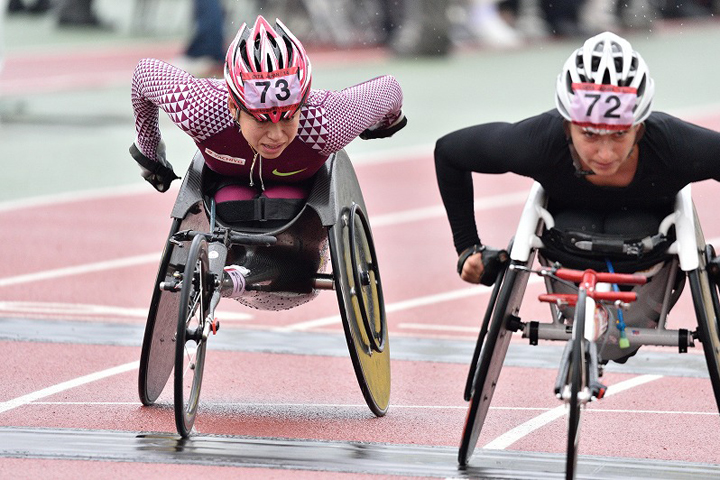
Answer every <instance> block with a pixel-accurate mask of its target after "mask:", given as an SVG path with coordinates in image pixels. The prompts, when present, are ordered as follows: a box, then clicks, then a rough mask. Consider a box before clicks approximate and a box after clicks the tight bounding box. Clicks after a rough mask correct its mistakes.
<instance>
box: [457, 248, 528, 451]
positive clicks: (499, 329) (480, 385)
mask: <svg viewBox="0 0 720 480" xmlns="http://www.w3.org/2000/svg"><path fill="white" fill-rule="evenodd" d="M528 264H532V258H531V259H530V262H528ZM528 276H529V272H526V271H519V270H516V269H510V270H508V271H507V273H506V274H505V277H504V278H503V283H502V286H501V287H500V292H499V294H498V301H497V303H496V305H495V308H494V310H493V313H492V320H491V323H490V328H489V330H488V334H487V337H486V339H485V342H484V343H483V345H482V350H481V352H480V362H479V363H478V366H477V369H476V370H475V379H474V382H473V384H474V386H473V389H472V397H471V398H470V407H469V408H468V412H467V416H466V417H465V426H464V428H463V433H462V439H461V442H460V450H459V452H458V462H459V463H460V465H467V463H468V460H469V459H470V457H471V456H472V454H473V452H474V451H475V446H476V445H477V441H478V438H479V436H480V431H481V430H482V426H483V423H484V422H485V417H487V412H488V409H489V408H490V401H491V400H492V396H493V394H494V392H495V387H496V386H497V382H498V378H499V377H500V370H501V368H502V365H503V362H504V361H505V355H506V354H507V350H508V347H509V346H510V339H511V338H512V333H513V328H514V326H513V325H512V322H513V321H514V320H518V313H519V311H520V305H521V303H522V299H523V295H524V294H525V287H526V286H527V282H528Z"/></svg>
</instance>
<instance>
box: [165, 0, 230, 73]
mask: <svg viewBox="0 0 720 480" xmlns="http://www.w3.org/2000/svg"><path fill="white" fill-rule="evenodd" d="M193 23H194V25H193V29H194V30H193V36H192V38H191V40H190V42H189V43H188V45H187V47H186V48H185V55H184V56H183V57H181V58H180V59H178V60H177V62H175V63H176V66H177V67H180V68H182V69H183V70H185V71H187V72H189V73H190V74H192V75H194V76H196V77H222V75H223V64H224V62H225V52H226V47H225V35H224V25H225V12H224V11H223V7H222V4H221V1H220V0H193Z"/></svg>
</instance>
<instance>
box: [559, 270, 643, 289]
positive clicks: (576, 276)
mask: <svg viewBox="0 0 720 480" xmlns="http://www.w3.org/2000/svg"><path fill="white" fill-rule="evenodd" d="M552 275H554V276H556V277H558V278H560V279H563V280H568V281H570V282H575V283H580V282H583V283H588V282H590V284H591V285H592V286H594V285H595V284H596V283H616V284H618V285H645V284H646V283H647V277H644V276H642V275H634V274H631V273H609V272H596V271H595V270H590V269H588V270H571V269H569V268H559V269H557V270H554V271H552Z"/></svg>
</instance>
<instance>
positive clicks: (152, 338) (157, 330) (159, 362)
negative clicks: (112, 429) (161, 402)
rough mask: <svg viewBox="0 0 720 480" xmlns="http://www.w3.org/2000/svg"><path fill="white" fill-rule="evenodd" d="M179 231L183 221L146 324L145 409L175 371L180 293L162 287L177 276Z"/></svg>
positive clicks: (168, 249) (141, 385)
mask: <svg viewBox="0 0 720 480" xmlns="http://www.w3.org/2000/svg"><path fill="white" fill-rule="evenodd" d="M179 228H180V220H179V219H174V220H173V222H172V226H171V227H170V234H169V235H168V241H167V242H165V248H164V250H163V254H162V257H161V260H160V268H159V269H158V273H157V278H156V280H155V288H154V290H153V295H152V300H151V302H150V310H149V311H148V318H147V322H146V324H145V335H144V338H143V344H142V350H141V353H140V370H139V375H138V393H139V395H140V401H141V402H142V404H143V405H145V406H148V405H152V404H153V403H155V400H157V398H158V397H159V396H160V393H162V391H163V388H165V384H166V383H167V381H168V378H170V373H171V372H172V368H173V358H174V357H173V355H174V347H175V344H174V342H173V337H174V335H175V330H176V327H177V321H176V320H177V317H176V315H177V311H178V306H179V298H178V293H177V292H173V291H166V290H163V289H162V288H161V287H160V284H161V283H162V282H166V281H172V280H173V276H174V274H175V272H176V266H175V265H171V258H172V257H173V256H174V255H175V252H176V250H179V249H177V248H175V245H174V244H172V243H171V242H170V241H169V240H170V238H171V237H172V236H173V235H174V234H175V233H177V231H178V230H179ZM183 263H184V262H183Z"/></svg>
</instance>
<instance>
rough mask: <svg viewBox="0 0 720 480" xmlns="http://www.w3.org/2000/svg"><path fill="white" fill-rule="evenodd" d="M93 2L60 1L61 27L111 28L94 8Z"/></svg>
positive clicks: (58, 20)
mask: <svg viewBox="0 0 720 480" xmlns="http://www.w3.org/2000/svg"><path fill="white" fill-rule="evenodd" d="M92 2H93V0H60V3H59V4H58V10H57V22H58V25H59V26H61V27H92V28H110V25H109V24H107V23H104V22H102V21H101V20H100V19H99V18H98V16H97V15H95V12H94V11H93V8H92Z"/></svg>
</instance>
